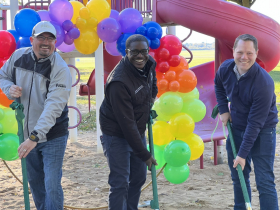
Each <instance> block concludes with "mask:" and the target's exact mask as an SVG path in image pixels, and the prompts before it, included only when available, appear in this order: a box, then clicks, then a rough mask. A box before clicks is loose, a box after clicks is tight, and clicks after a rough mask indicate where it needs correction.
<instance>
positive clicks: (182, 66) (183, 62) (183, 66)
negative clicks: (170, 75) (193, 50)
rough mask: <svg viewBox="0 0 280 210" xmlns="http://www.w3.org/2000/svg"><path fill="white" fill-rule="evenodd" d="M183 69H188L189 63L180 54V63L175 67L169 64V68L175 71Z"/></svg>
mask: <svg viewBox="0 0 280 210" xmlns="http://www.w3.org/2000/svg"><path fill="white" fill-rule="evenodd" d="M183 69H185V70H188V69H189V63H188V61H187V60H186V59H185V58H184V57H183V56H180V64H179V65H178V66H176V67H172V66H170V70H172V71H176V72H177V71H179V70H183Z"/></svg>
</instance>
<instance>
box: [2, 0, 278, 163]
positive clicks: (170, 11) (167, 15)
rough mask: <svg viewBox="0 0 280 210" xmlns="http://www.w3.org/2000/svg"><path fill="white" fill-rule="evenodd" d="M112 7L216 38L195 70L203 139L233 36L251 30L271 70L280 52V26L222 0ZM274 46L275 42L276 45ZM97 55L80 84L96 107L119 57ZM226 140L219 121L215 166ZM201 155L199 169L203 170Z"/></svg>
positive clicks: (144, 0)
mask: <svg viewBox="0 0 280 210" xmlns="http://www.w3.org/2000/svg"><path fill="white" fill-rule="evenodd" d="M50 2H51V1H50V0H48V1H32V2H31V1H28V3H27V4H25V5H23V4H22V5H20V6H19V7H18V8H26V7H31V8H32V9H35V10H41V9H47V8H48V5H49V4H50ZM81 2H82V1H81ZM247 2H249V5H250V1H247ZM252 3H253V2H251V4H252ZM12 6H13V5H12V4H11V5H10V7H11V13H12V11H14V9H12ZM111 6H112V9H116V10H118V11H121V10H123V9H125V8H128V7H133V8H136V9H138V10H139V11H140V12H141V13H142V14H143V16H144V21H148V20H153V21H156V22H158V23H159V24H161V25H164V26H168V32H169V33H170V34H175V33H176V32H175V30H174V29H175V28H174V26H175V25H182V26H185V27H187V28H189V29H191V30H194V31H197V32H200V33H203V34H206V35H209V36H212V37H215V38H216V44H215V46H216V49H215V62H210V63H206V64H202V65H200V66H196V67H193V68H191V70H193V71H194V72H195V74H196V76H197V79H198V85H197V88H198V90H199V92H200V96H201V97H200V98H201V100H202V101H203V102H204V103H205V105H206V107H207V112H206V117H205V118H204V119H203V120H202V121H201V122H199V123H197V124H196V129H195V133H197V134H198V135H200V136H201V137H202V139H203V141H204V142H209V141H211V134H212V132H213V130H214V128H215V126H216V122H215V121H214V120H212V119H211V117H210V116H211V111H212V109H213V108H214V106H215V104H216V99H215V93H214V83H213V79H214V75H215V72H216V71H217V69H218V67H219V65H220V64H221V63H222V62H223V61H224V60H226V59H228V58H232V47H233V43H234V40H235V38H236V37H237V36H238V35H239V34H243V33H250V34H252V35H254V36H256V37H257V39H258V40H259V49H260V52H259V55H258V59H257V61H258V63H259V64H260V65H261V66H263V67H264V68H265V69H266V70H267V71H268V72H269V71H271V70H272V69H273V68H274V67H275V66H276V65H277V64H278V62H279V60H280V52H279V50H278V49H279V47H280V26H279V24H277V23H276V22H275V21H273V20H272V19H270V18H268V17H266V16H264V15H262V14H260V13H257V12H254V11H252V10H250V9H248V8H245V7H240V6H238V5H234V4H231V3H228V2H226V1H222V0H213V1H211V2H210V1H209V0H201V1H191V0H165V1H162V0H154V1H152V0H135V1H132V0H112V2H111ZM1 8H2V7H1ZM4 11H5V10H3V11H2V17H3V15H5V14H4V13H5V12H4ZM233 11H234V13H233ZM182 14H184V15H182ZM0 15H1V14H0ZM4 22H5V21H4ZM6 27H7V24H6ZM3 29H6V28H5V24H3ZM270 46H273V48H271V47H270ZM61 55H62V57H63V58H64V59H65V60H66V62H67V63H68V64H72V65H75V59H74V58H75V57H85V56H84V55H82V54H79V53H76V52H71V53H62V54H61ZM90 56H94V55H90ZM95 56H96V61H97V62H98V61H103V56H104V68H103V62H100V63H99V64H98V63H96V69H97V70H96V71H93V72H92V75H91V77H90V80H89V82H88V84H87V86H83V87H81V91H80V92H81V95H82V94H86V95H87V96H88V97H89V95H91V94H94V93H95V92H96V94H97V96H96V98H97V99H96V100H97V101H96V104H97V110H98V108H99V106H100V104H101V101H102V99H103V95H104V89H103V81H104V74H106V73H109V71H110V70H112V66H115V64H116V63H117V62H118V59H115V60H114V61H112V59H111V58H112V57H111V58H110V56H107V55H106V52H103V47H102V46H99V48H98V50H97V51H96V53H95ZM119 59H120V58H119ZM107 65H108V66H110V67H108V68H107V67H106V66H107ZM103 69H105V71H106V72H103ZM71 73H72V78H73V83H75V82H76V80H75V75H76V73H75V71H74V70H73V69H72V68H71ZM94 74H95V75H94ZM94 77H95V78H97V79H96V84H95V85H96V91H95V87H94V83H93V81H94ZM71 92H72V94H71V99H70V102H69V104H70V105H71V106H76V98H75V93H76V89H75V87H74V88H73V90H72V91H71ZM88 93H89V94H88ZM71 112H72V111H70V116H71V119H70V124H71V125H73V124H75V123H76V122H77V118H76V117H75V116H76V113H75V112H72V113H71ZM97 119H98V113H97ZM100 134H101V132H100V129H99V128H97V136H99V135H100ZM70 136H72V137H71V138H73V140H72V141H75V136H77V130H76V129H72V131H70ZM97 139H98V138H97ZM222 139H224V134H223V130H222V126H221V123H220V125H219V126H218V129H217V131H216V132H215V134H214V135H213V140H214V164H215V165H216V164H217V153H218V152H217V148H218V145H221V144H222V141H221V140H222ZM98 146H99V150H101V146H100V144H99V145H98ZM202 158H203V157H202ZM202 158H201V168H203V162H202Z"/></svg>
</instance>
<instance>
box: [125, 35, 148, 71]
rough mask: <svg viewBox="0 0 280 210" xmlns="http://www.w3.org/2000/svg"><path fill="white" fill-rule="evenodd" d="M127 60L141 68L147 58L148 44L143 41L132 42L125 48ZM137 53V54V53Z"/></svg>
mask: <svg viewBox="0 0 280 210" xmlns="http://www.w3.org/2000/svg"><path fill="white" fill-rule="evenodd" d="M125 51H126V54H127V57H128V59H129V61H130V62H131V63H132V64H133V65H134V66H135V67H136V68H137V69H143V68H144V66H145V65H146V63H147V61H148V59H149V46H148V45H147V42H145V41H136V42H132V43H131V44H130V46H129V48H128V49H126V50H125ZM137 53H138V54H137ZM136 54H137V55H136Z"/></svg>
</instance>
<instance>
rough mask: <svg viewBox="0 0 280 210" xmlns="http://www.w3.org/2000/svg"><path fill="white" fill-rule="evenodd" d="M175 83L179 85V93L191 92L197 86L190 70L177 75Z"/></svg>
mask: <svg viewBox="0 0 280 210" xmlns="http://www.w3.org/2000/svg"><path fill="white" fill-rule="evenodd" d="M177 81H178V82H179V83H180V89H179V92H181V93H188V92H191V91H192V90H193V89H194V88H195V87H196V84H197V78H196V76H195V73H193V71H191V70H183V71H181V72H180V73H178V74H177Z"/></svg>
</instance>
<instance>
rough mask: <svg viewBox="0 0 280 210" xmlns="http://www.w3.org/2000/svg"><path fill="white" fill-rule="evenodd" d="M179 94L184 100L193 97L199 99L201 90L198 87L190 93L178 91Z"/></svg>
mask: <svg viewBox="0 0 280 210" xmlns="http://www.w3.org/2000/svg"><path fill="white" fill-rule="evenodd" d="M178 94H179V95H180V96H181V97H182V99H183V101H184V102H186V101H188V100H192V99H199V92H198V89H197V88H196V87H195V88H194V89H193V90H192V91H191V92H189V93H181V92H178Z"/></svg>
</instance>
